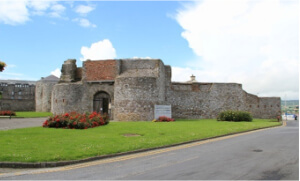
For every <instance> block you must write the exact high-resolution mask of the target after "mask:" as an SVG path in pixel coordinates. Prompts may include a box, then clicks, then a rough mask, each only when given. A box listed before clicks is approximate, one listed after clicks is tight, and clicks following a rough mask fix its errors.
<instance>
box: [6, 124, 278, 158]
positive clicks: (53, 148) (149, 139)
mask: <svg viewBox="0 0 300 181" xmlns="http://www.w3.org/2000/svg"><path fill="white" fill-rule="evenodd" d="M274 121H275V120H257V119H256V120H254V121H253V122H217V121H216V120H212V119H209V120H178V121H176V122H169V123H166V122H162V123H155V122H111V123H110V124H108V125H106V126H101V127H96V128H91V129H86V130H71V129H54V128H43V127H35V128H26V129H15V130H7V131H0V145H1V149H0V161H18V162H39V161H61V160H78V159H83V158H88V157H93V156H98V155H107V154H112V153H120V152H126V151H131V150H137V149H144V148H152V147H159V146H164V145H170V144H174V143H181V142H185V141H190V140H198V139H203V138H208V137H213V136H218V135H225V134H228V133H234V132H241V131H245V130H251V129H256V128H262V127H269V126H275V125H279V124H280V123H278V122H274ZM129 133H130V134H139V135H141V136H136V137H125V136H123V134H129Z"/></svg>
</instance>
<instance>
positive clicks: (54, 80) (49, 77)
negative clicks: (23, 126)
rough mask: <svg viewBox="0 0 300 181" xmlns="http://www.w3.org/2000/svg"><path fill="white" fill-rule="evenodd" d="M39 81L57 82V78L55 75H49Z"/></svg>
mask: <svg viewBox="0 0 300 181" xmlns="http://www.w3.org/2000/svg"><path fill="white" fill-rule="evenodd" d="M40 81H43V82H58V81H59V78H58V77H56V76H55V75H49V76H48V77H42V78H41V80H40Z"/></svg>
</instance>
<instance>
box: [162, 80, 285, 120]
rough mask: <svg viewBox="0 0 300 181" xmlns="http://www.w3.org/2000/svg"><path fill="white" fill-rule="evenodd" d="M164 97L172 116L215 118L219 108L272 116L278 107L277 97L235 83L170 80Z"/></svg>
mask: <svg viewBox="0 0 300 181" xmlns="http://www.w3.org/2000/svg"><path fill="white" fill-rule="evenodd" d="M167 100H168V102H169V104H171V105H172V115H173V116H174V117H175V118H195V119H196V118H216V117H217V115H218V114H219V113H220V112H221V111H225V110H241V111H249V112H251V113H252V115H253V117H254V118H273V119H275V118H276V117H277V115H278V113H279V115H280V111H281V110H280V98H259V97H257V96H253V95H251V94H248V93H247V92H245V91H244V90H243V89H242V86H241V84H235V83H191V84H182V83H177V84H176V83H174V84H172V86H171V89H169V91H168V96H167ZM278 105H279V106H278Z"/></svg>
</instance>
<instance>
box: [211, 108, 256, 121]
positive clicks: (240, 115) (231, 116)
mask: <svg viewBox="0 0 300 181" xmlns="http://www.w3.org/2000/svg"><path fill="white" fill-rule="evenodd" d="M252 119H253V118H252V115H251V113H249V112H246V111H231V110H229V111H223V112H220V113H219V115H218V117H217V120H218V121H234V122H239V121H248V122H251V121H252Z"/></svg>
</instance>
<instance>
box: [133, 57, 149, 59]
mask: <svg viewBox="0 0 300 181" xmlns="http://www.w3.org/2000/svg"><path fill="white" fill-rule="evenodd" d="M132 59H152V58H151V57H132Z"/></svg>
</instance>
